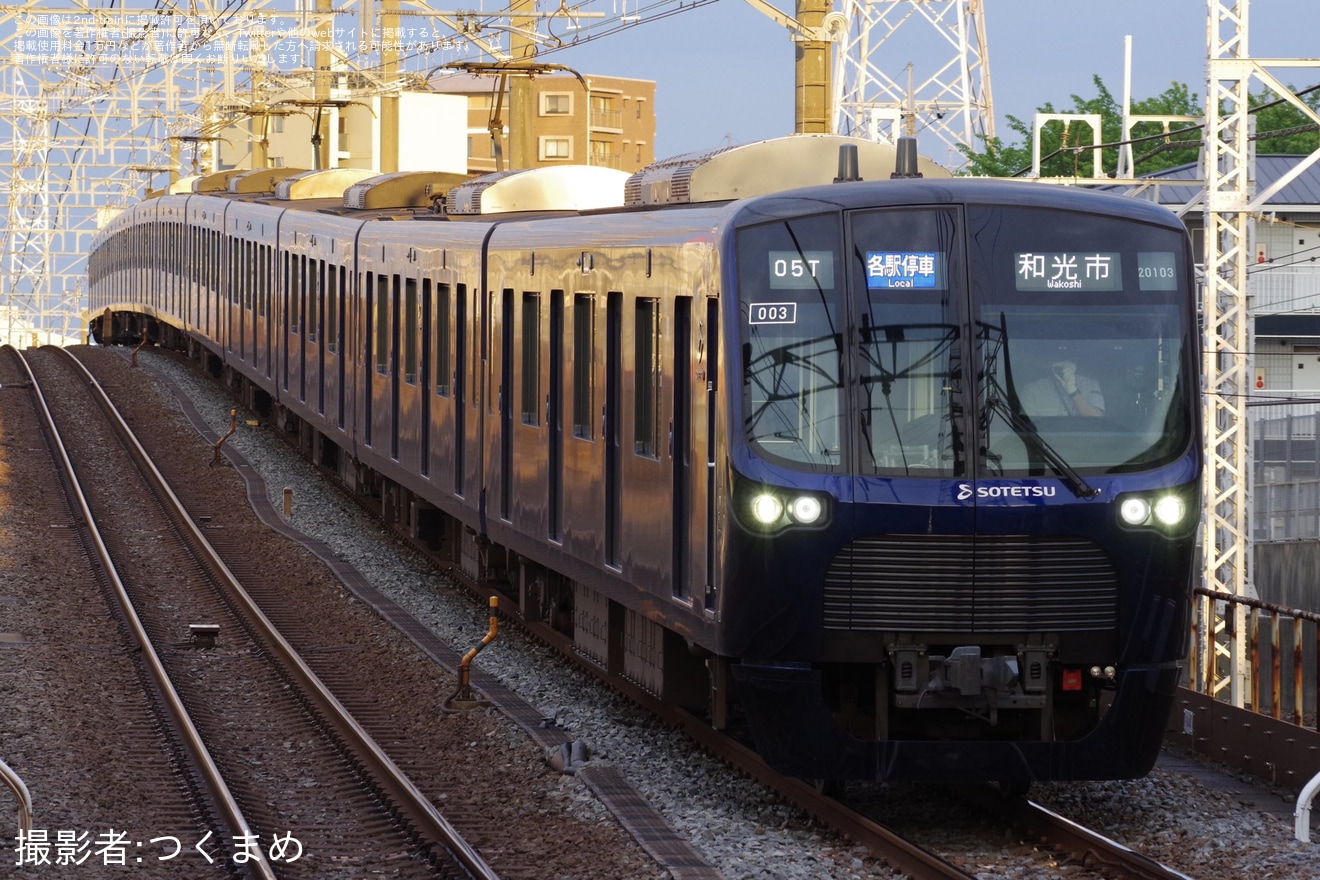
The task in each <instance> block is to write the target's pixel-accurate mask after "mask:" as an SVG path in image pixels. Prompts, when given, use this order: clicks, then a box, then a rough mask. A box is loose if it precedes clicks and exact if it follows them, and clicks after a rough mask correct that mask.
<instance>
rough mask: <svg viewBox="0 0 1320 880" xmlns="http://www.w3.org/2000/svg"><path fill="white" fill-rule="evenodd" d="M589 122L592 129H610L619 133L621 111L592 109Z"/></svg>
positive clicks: (621, 120)
mask: <svg viewBox="0 0 1320 880" xmlns="http://www.w3.org/2000/svg"><path fill="white" fill-rule="evenodd" d="M589 124H590V125H591V130H592V131H612V132H615V133H616V134H621V133H622V132H623V111H621V110H592V111H591V117H590V119H589Z"/></svg>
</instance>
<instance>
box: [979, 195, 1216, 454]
mask: <svg viewBox="0 0 1320 880" xmlns="http://www.w3.org/2000/svg"><path fill="white" fill-rule="evenodd" d="M967 223H968V230H969V234H968V242H969V248H968V252H969V268H970V271H969V277H971V278H972V279H976V280H975V281H974V283H973V285H972V291H971V293H972V302H973V303H974V314H975V321H976V323H975V336H976V348H977V352H978V355H977V364H978V368H977V377H978V378H977V383H976V384H977V391H978V396H979V398H980V400H979V411H980V417H979V425H978V428H979V432H980V434H981V442H980V444H978V445H979V447H980V449H981V456H980V461H979V462H978V465H979V468H978V469H979V471H980V473H981V475H983V476H1006V477H1013V476H1036V475H1042V474H1043V475H1057V474H1058V473H1059V472H1060V470H1063V471H1067V470H1069V469H1072V470H1074V471H1076V472H1078V473H1113V472H1119V471H1124V470H1135V469H1141V468H1147V467H1153V466H1155V465H1158V464H1160V463H1162V462H1165V461H1168V460H1170V459H1172V458H1173V457H1174V456H1176V455H1178V454H1179V453H1181V452H1182V451H1183V450H1185V449H1186V446H1187V443H1188V442H1189V440H1190V437H1191V434H1190V431H1191V429H1192V426H1193V424H1194V419H1193V418H1192V415H1191V412H1190V406H1191V405H1192V400H1191V395H1192V394H1194V393H1195V389H1189V388H1188V387H1187V386H1188V383H1187V381H1186V376H1187V371H1186V367H1187V364H1188V358H1189V357H1190V356H1191V355H1192V354H1193V353H1192V352H1189V351H1188V350H1187V345H1188V339H1189V328H1188V310H1187V305H1186V304H1187V302H1188V298H1189V296H1190V293H1189V291H1188V289H1187V282H1186V279H1187V277H1188V275H1189V273H1188V269H1187V266H1186V263H1185V260H1186V255H1185V253H1184V244H1183V242H1184V239H1183V237H1182V236H1181V235H1180V234H1178V233H1176V232H1174V231H1171V230H1167V229H1164V228H1159V227H1151V226H1146V225H1144V224H1137V223H1133V222H1130V221H1122V220H1117V219H1113V218H1109V217H1102V216H1094V215H1086V214H1068V215H1062V214H1060V213H1058V212H1053V211H1049V212H1047V211H1040V210H1031V209H1028V208H1021V207H1015V208H1003V207H970V208H969V209H968V213H967Z"/></svg>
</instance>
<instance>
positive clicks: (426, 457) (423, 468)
mask: <svg viewBox="0 0 1320 880" xmlns="http://www.w3.org/2000/svg"><path fill="white" fill-rule="evenodd" d="M433 303H434V300H433V299H432V297H431V279H430V278H423V279H422V316H421V339H422V350H421V353H420V358H419V360H418V368H419V369H420V370H421V375H420V376H418V378H417V381H418V384H419V385H420V386H421V394H420V395H419V397H421V401H422V413H421V418H420V419H419V421H420V427H421V437H420V441H421V442H420V443H419V444H418V446H419V451H420V455H419V462H418V463H419V471H420V473H421V475H422V476H423V477H430V476H431V365H432V363H433V362H432V360H431V349H432V347H433V346H434V345H435V342H434V336H435V334H434V333H433V332H432V322H433V321H434V320H435V317H434V316H435V311H434V306H433Z"/></svg>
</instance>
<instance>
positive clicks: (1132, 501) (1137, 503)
mask: <svg viewBox="0 0 1320 880" xmlns="http://www.w3.org/2000/svg"><path fill="white" fill-rule="evenodd" d="M1118 515H1119V516H1121V517H1123V522H1125V523H1127V524H1128V525H1130V526H1139V525H1141V524H1142V523H1144V522H1146V521H1147V520H1149V519H1150V502H1149V501H1147V500H1146V499H1145V498H1124V499H1123V503H1122V504H1120V505H1119V506H1118Z"/></svg>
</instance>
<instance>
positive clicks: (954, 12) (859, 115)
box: [834, 0, 995, 168]
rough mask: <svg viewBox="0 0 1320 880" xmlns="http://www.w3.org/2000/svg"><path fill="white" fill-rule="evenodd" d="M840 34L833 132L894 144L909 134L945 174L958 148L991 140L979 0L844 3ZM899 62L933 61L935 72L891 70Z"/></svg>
mask: <svg viewBox="0 0 1320 880" xmlns="http://www.w3.org/2000/svg"><path fill="white" fill-rule="evenodd" d="M840 9H841V11H842V13H843V15H844V16H846V18H847V26H846V33H844V34H843V35H841V36H840V37H839V38H838V40H837V41H836V43H835V61H834V91H835V118H834V131H835V132H837V133H839V134H854V135H858V136H860V137H868V138H872V139H875V140H884V141H893V140H894V139H895V138H897V137H899V136H901V135H914V136H916V137H917V138H918V139H919V140H920V141H921V147H922V149H921V152H922V153H924V154H926V155H929V156H931V157H932V158H934V159H936V160H937V161H941V162H943V163H944V164H946V165H948V166H949V167H951V168H958V167H961V166H962V165H963V164H964V163H965V159H964V157H963V155H962V153H961V152H959V150H958V146H959V145H960V144H965V145H967V146H970V147H973V148H977V149H979V148H980V147H981V139H982V138H983V137H994V133H995V132H994V126H995V123H994V118H995V114H994V102H993V99H992V98H991V92H990V64H989V59H988V54H987V46H986V40H985V18H984V14H983V13H982V0H842V3H841V6H840ZM900 31H901V39H902V46H903V51H904V56H906V57H913V55H914V54H917V53H920V54H922V55H924V56H925V57H929V58H934V59H939V62H938V64H937V66H936V67H935V68H934V70H917V69H916V68H915V67H913V66H909V67H908V68H907V69H906V71H905V73H906V75H904V74H901V73H897V72H896V71H895V70H894V63H893V58H894V57H895V56H894V53H893V49H892V46H891V45H888V44H890V42H891V41H893V40H897V39H899V38H900Z"/></svg>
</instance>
